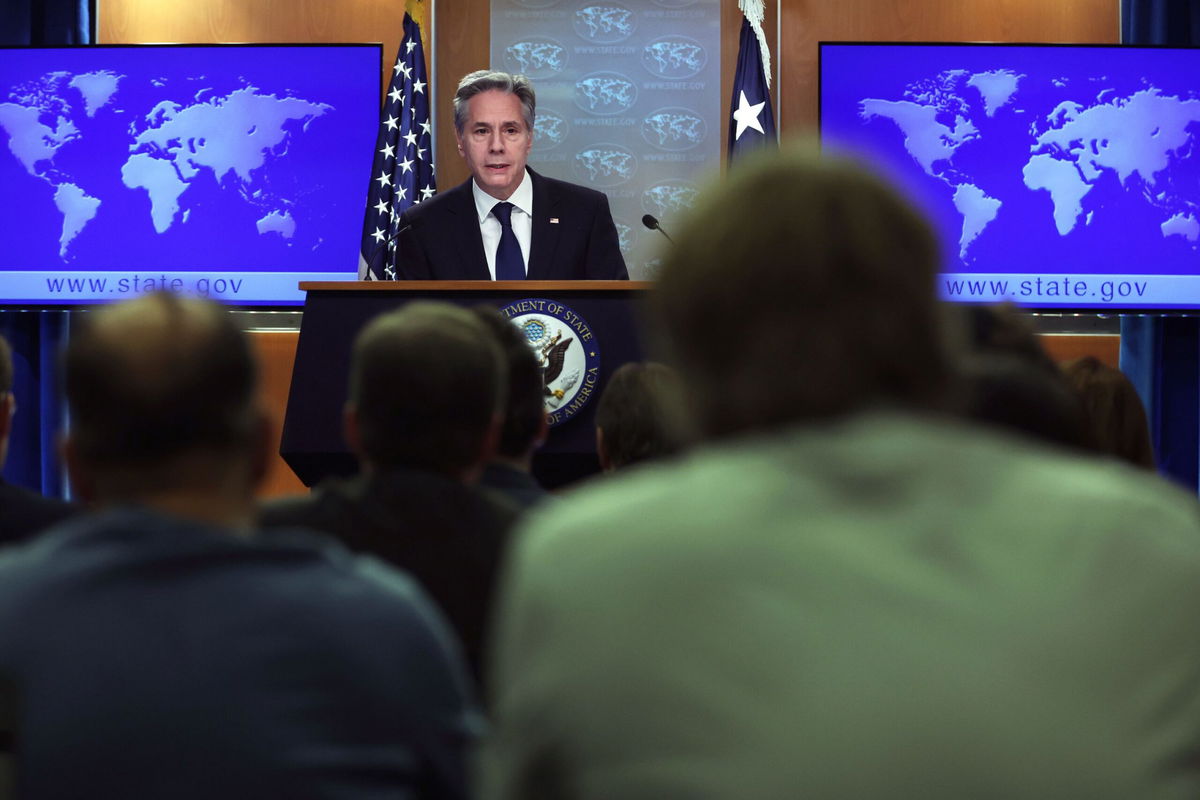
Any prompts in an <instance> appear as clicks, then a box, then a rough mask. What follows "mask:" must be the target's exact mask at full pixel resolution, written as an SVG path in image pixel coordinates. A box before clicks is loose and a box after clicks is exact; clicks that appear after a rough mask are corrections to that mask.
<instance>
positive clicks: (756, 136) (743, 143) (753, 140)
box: [729, 17, 778, 162]
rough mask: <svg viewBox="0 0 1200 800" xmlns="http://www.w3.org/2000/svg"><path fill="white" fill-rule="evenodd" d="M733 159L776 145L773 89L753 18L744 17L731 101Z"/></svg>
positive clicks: (731, 158)
mask: <svg viewBox="0 0 1200 800" xmlns="http://www.w3.org/2000/svg"><path fill="white" fill-rule="evenodd" d="M729 108H730V118H729V160H730V161H731V162H732V161H733V159H734V158H735V157H737V156H741V155H743V154H745V153H747V152H750V151H753V150H757V149H758V148H760V147H763V146H764V145H767V146H771V147H775V146H776V145H777V144H778V139H777V138H776V136H775V114H774V112H772V111H771V92H770V90H769V89H768V86H767V75H766V71H765V70H764V69H763V53H762V50H761V49H760V45H759V37H758V34H757V33H756V32H755V29H754V26H753V25H751V23H750V20H749V19H748V18H746V17H742V37H741V42H740V43H739V45H738V60H737V72H736V73H734V76H733V100H732V102H731V103H730V107H729Z"/></svg>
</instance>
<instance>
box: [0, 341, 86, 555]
mask: <svg viewBox="0 0 1200 800" xmlns="http://www.w3.org/2000/svg"><path fill="white" fill-rule="evenodd" d="M12 389H13V362H12V350H11V349H10V348H9V346H8V342H6V341H5V340H4V338H3V337H0V467H3V466H4V460H5V457H6V456H7V455H8V439H9V434H10V433H11V432H12V424H13V416H14V415H15V414H16V413H17V398H16V396H15V395H13V390H12ZM78 510H79V509H78V508H77V507H76V506H74V505H71V504H70V503H64V502H63V501H61V500H54V499H51V498H49V497H43V496H42V495H40V494H38V493H36V492H31V491H29V490H28V489H24V488H22V487H20V486H13V485H12V484H9V483H5V482H4V479H3V478H0V545H3V544H12V543H14V542H20V541H23V540H25V539H28V538H29V537H31V536H33V535H34V534H36V533H40V532H41V531H43V530H45V529H46V528H49V527H50V526H51V525H53V524H54V523H56V522H58V521H60V520H63V519H66V518H67V517H69V516H71V515H72V514H76V513H78Z"/></svg>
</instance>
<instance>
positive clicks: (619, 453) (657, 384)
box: [596, 362, 684, 470]
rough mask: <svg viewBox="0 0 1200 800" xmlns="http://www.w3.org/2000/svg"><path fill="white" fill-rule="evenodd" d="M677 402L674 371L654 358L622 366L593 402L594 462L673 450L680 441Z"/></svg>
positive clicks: (613, 462) (621, 463)
mask: <svg viewBox="0 0 1200 800" xmlns="http://www.w3.org/2000/svg"><path fill="white" fill-rule="evenodd" d="M680 406H681V392H680V388H679V376H678V375H677V374H676V372H675V370H673V369H671V368H670V367H668V366H666V365H664V364H657V363H654V362H645V363H630V364H624V365H622V366H621V367H620V368H619V369H618V370H617V371H616V372H614V373H613V374H612V377H611V378H609V380H608V385H607V386H605V387H604V392H603V393H602V394H601V395H600V401H599V404H598V405H597V406H596V450H597V453H598V455H599V457H600V466H601V467H602V468H603V469H605V470H610V469H617V468H620V467H625V466H628V465H630V464H634V463H636V462H639V461H648V460H651V459H655V458H661V457H663V456H668V455H671V454H673V453H676V452H678V451H679V450H680V449H681V448H682V446H683V440H684V436H683V426H682V424H681V420H680V417H681V409H680Z"/></svg>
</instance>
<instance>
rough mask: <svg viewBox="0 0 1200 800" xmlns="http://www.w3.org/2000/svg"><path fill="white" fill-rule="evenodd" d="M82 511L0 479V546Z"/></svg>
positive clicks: (37, 531)
mask: <svg viewBox="0 0 1200 800" xmlns="http://www.w3.org/2000/svg"><path fill="white" fill-rule="evenodd" d="M81 510H82V509H80V508H79V507H78V506H75V505H72V504H71V503H64V502H63V501H62V500H53V499H51V498H49V497H43V496H42V495H40V494H37V493H36V492H31V491H29V490H28V489H22V488H21V487H20V486H13V485H12V484H9V483H5V482H4V481H3V480H0V545H5V544H14V543H16V542H21V541H24V540H26V539H28V538H30V537H32V536H34V535H35V534H38V533H41V532H42V531H43V530H45V529H46V528H49V527H50V526H51V525H54V524H55V523H56V522H61V521H62V520H64V519H67V518H68V517H71V516H74V515H75V514H78V513H79V512H80V511H81Z"/></svg>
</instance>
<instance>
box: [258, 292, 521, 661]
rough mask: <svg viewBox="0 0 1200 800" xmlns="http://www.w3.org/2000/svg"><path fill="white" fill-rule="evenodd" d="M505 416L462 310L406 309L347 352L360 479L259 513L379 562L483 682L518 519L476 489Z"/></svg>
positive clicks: (480, 343)
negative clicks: (422, 605) (401, 574)
mask: <svg viewBox="0 0 1200 800" xmlns="http://www.w3.org/2000/svg"><path fill="white" fill-rule="evenodd" d="M503 410H504V362H503V357H502V354H501V352H500V346H499V344H497V342H496V340H495V337H494V336H493V335H492V333H491V331H489V330H488V329H487V328H486V327H485V326H484V324H483V323H482V322H481V321H480V320H479V319H478V318H477V317H476V316H475V315H474V314H472V313H471V312H470V311H468V310H466V309H464V308H459V307H457V306H452V305H448V304H444V303H429V302H415V303H409V304H408V305H407V306H405V307H404V308H402V309H399V310H397V311H393V312H390V313H387V314H384V315H382V316H379V317H377V318H375V319H374V320H373V321H372V322H371V323H369V324H368V325H367V327H366V328H364V329H363V331H362V333H360V334H359V336H358V339H357V340H356V341H355V343H354V351H353V355H352V357H351V365H350V401H349V403H348V405H347V408H346V438H347V441H348V443H349V445H350V447H351V449H352V450H353V451H354V452H355V453H356V455H357V456H358V459H359V463H360V465H361V467H362V472H361V474H359V475H357V476H355V477H352V478H348V479H334V480H330V481H327V482H325V483H323V484H321V485H320V486H318V487H317V488H316V489H314V490H313V492H312V494H310V495H308V496H307V497H299V498H288V499H284V500H277V501H275V502H274V503H271V504H269V505H268V506H267V507H266V508H265V509H263V512H262V516H261V520H262V524H263V525H264V526H265V527H280V526H302V527H307V528H311V529H313V530H318V531H322V532H325V533H328V534H331V535H333V536H335V537H337V538H338V539H340V540H341V541H342V542H343V543H344V544H346V545H348V546H349V547H350V548H351V549H353V550H357V551H361V552H366V553H371V554H373V555H376V556H379V557H380V558H383V559H385V560H387V561H389V562H391V563H392V564H395V565H396V566H398V567H401V568H402V569H404V570H405V571H406V572H409V573H410V574H412V576H413V577H414V578H416V579H417V581H418V582H420V583H421V585H422V586H423V587H424V588H425V590H426V591H427V592H429V594H430V595H431V596H432V597H433V599H434V600H435V601H436V602H437V604H438V605H439V606H440V607H441V609H442V611H443V612H444V613H445V615H446V617H447V619H448V620H449V621H450V624H451V625H452V626H453V627H454V629H455V631H456V632H457V633H458V635H459V637H460V639H461V640H462V643H463V646H464V649H465V652H466V656H467V661H468V662H469V664H470V666H471V667H472V668H473V669H474V670H475V674H476V676H477V677H478V676H480V675H481V674H482V670H481V664H482V661H483V652H484V643H485V641H486V639H487V630H488V625H489V623H490V620H491V616H492V612H491V603H492V596H493V594H494V592H493V586H494V584H495V580H496V575H497V568H498V567H499V564H500V560H501V556H502V554H503V552H504V548H505V545H506V542H507V535H508V530H509V528H510V527H511V525H512V523H513V522H514V520H515V519H516V516H517V511H518V510H517V508H516V507H515V506H513V505H511V504H509V503H507V502H505V501H504V500H503V499H502V498H498V497H492V496H491V495H487V494H484V493H483V492H481V491H480V490H478V489H476V488H475V486H474V485H473V484H475V483H476V482H477V481H478V479H479V474H480V472H481V471H482V470H483V466H484V464H486V463H487V462H488V461H489V460H490V459H491V457H492V453H493V452H494V451H495V445H496V440H497V439H498V438H499V435H500V427H501V423H502V417H503Z"/></svg>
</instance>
